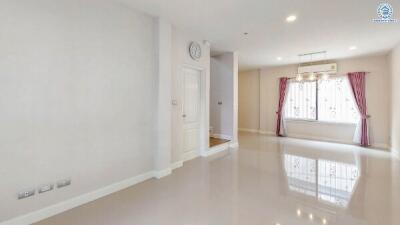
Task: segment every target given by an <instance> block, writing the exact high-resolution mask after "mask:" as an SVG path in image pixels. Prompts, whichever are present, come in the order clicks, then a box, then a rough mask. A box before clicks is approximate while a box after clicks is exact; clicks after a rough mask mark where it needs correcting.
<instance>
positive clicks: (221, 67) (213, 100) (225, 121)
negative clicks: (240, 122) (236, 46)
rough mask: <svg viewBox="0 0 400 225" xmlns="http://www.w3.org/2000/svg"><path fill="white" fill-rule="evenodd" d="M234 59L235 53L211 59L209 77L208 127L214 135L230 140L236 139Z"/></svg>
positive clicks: (236, 74)
mask: <svg viewBox="0 0 400 225" xmlns="http://www.w3.org/2000/svg"><path fill="white" fill-rule="evenodd" d="M235 57H237V54H236V53H225V54H221V55H217V56H213V57H211V76H210V126H212V128H213V133H214V134H217V135H222V137H223V138H224V136H225V138H229V139H231V140H236V139H237V138H236V136H237V134H236V133H237V128H235V126H236V127H237V107H238V102H237V101H238V100H237V98H238V97H237V92H238V90H237V89H238V87H237V86H238V85H237V83H238V72H237V58H236V59H235ZM235 83H236V84H235ZM218 102H222V104H221V105H219V104H218ZM235 117H236V118H235ZM235 123H236V124H235Z"/></svg>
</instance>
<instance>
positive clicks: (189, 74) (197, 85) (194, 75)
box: [182, 68, 201, 160]
mask: <svg viewBox="0 0 400 225" xmlns="http://www.w3.org/2000/svg"><path fill="white" fill-rule="evenodd" d="M200 98H201V71H199V70H196V69H189V68H184V69H183V110H182V111H183V112H182V117H183V153H184V155H183V158H184V160H189V159H192V158H194V157H196V156H197V155H198V153H199V149H200V111H201V105H200V102H201V101H200Z"/></svg>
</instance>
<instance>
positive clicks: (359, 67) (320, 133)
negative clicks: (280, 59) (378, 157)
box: [260, 55, 390, 148]
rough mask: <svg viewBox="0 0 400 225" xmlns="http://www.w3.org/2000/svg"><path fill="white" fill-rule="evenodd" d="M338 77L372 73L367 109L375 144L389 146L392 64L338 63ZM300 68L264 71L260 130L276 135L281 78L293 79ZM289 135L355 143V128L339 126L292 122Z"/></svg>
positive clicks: (376, 59)
mask: <svg viewBox="0 0 400 225" xmlns="http://www.w3.org/2000/svg"><path fill="white" fill-rule="evenodd" d="M337 63H338V74H346V73H348V72H354V71H368V72H370V74H368V75H367V88H366V95H367V105H368V113H369V114H370V115H371V126H370V129H371V141H372V144H373V145H375V146H377V147H384V148H387V147H388V146H389V136H390V133H389V130H390V129H389V127H390V126H389V125H390V117H389V109H390V98H389V96H390V91H389V90H390V83H389V77H390V76H389V62H388V57H387V56H386V55H381V56H369V57H361V58H354V59H343V60H338V61H337ZM296 70H297V65H290V66H282V67H271V68H263V69H261V71H260V76H261V77H260V102H261V104H260V130H261V131H262V132H264V133H270V134H273V133H275V126H276V121H275V120H276V114H275V111H276V109H277V103H278V83H279V81H278V78H279V77H282V76H293V74H295V73H296ZM287 126H288V135H289V136H293V137H303V138H316V139H320V140H327V141H339V142H346V143H351V142H352V139H353V134H354V129H355V126H354V125H345V124H342V125H336V124H329V123H320V122H302V121H293V122H288V124H287Z"/></svg>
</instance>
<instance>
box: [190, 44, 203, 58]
mask: <svg viewBox="0 0 400 225" xmlns="http://www.w3.org/2000/svg"><path fill="white" fill-rule="evenodd" d="M189 54H190V57H192V59H194V60H199V59H200V58H201V46H200V44H199V43H197V42H192V43H190V45H189Z"/></svg>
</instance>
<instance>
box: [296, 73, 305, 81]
mask: <svg viewBox="0 0 400 225" xmlns="http://www.w3.org/2000/svg"><path fill="white" fill-rule="evenodd" d="M302 80H303V75H302V74H300V73H299V74H297V76H296V81H299V82H300V81H302Z"/></svg>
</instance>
